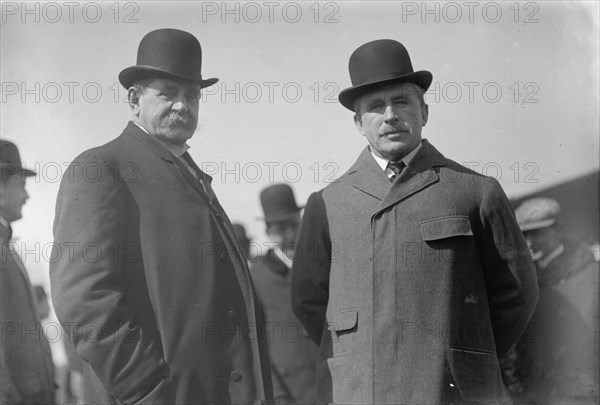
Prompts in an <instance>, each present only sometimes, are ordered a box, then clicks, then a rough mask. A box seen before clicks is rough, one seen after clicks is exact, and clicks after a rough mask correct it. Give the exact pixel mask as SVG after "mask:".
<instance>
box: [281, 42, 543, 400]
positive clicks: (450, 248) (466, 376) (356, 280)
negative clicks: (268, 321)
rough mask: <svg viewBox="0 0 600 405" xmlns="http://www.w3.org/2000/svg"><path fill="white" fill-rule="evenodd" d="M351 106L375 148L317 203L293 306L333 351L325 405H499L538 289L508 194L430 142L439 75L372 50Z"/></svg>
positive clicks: (324, 358)
mask: <svg viewBox="0 0 600 405" xmlns="http://www.w3.org/2000/svg"><path fill="white" fill-rule="evenodd" d="M349 70H350V78H351V80H352V87H350V88H347V89H345V90H343V91H342V92H341V93H340V95H339V100H340V103H341V104H342V105H343V106H344V107H346V108H347V109H349V110H351V111H353V112H354V114H355V115H354V122H355V124H356V128H357V130H358V132H359V133H360V134H361V135H363V136H364V137H365V138H366V140H367V142H368V146H367V147H366V148H365V149H364V150H363V151H362V153H361V154H360V155H359V157H358V159H357V161H356V163H354V164H353V165H352V166H351V167H350V169H349V170H348V171H347V172H346V173H345V174H344V175H342V176H341V177H340V178H339V179H338V180H337V181H336V182H334V183H332V184H330V185H329V186H327V187H326V188H325V189H323V190H321V191H319V192H316V193H313V194H312V195H311V196H310V198H309V199H308V202H307V204H306V208H305V213H304V217H303V221H302V227H301V229H300V235H299V241H298V248H299V249H301V251H302V255H299V256H298V257H297V258H296V260H295V261H294V266H293V269H292V296H293V305H294V310H295V312H296V314H297V315H298V318H299V319H300V320H301V321H302V322H303V323H304V325H305V327H306V329H307V330H308V331H309V332H311V333H313V339H314V340H315V342H317V343H319V344H320V346H321V356H320V360H319V363H318V365H317V384H318V386H317V397H318V400H319V401H323V402H332V403H340V404H366V403H375V404H398V403H431V404H440V403H450V402H454V403H456V402H461V401H464V402H489V401H500V400H502V399H504V397H505V395H506V394H505V389H504V387H503V384H502V378H501V373H500V368H499V364H498V355H501V354H502V353H504V352H506V351H507V350H508V349H509V348H510V347H511V346H512V345H513V344H514V343H515V342H516V340H517V339H518V338H519V336H520V335H521V333H522V331H523V329H524V328H525V326H526V325H527V322H528V321H529V318H530V317H531V314H532V312H533V310H534V308H535V304H536V300H537V295H538V288H537V283H536V275H535V269H534V267H533V263H532V262H531V258H530V257H529V254H528V250H527V246H526V244H525V241H524V239H523V235H522V234H521V232H520V230H519V227H518V225H517V222H516V220H515V216H514V212H513V210H512V207H511V205H510V202H509V201H508V199H507V198H506V196H505V194H504V192H503V191H502V188H501V187H500V185H499V184H498V182H497V181H496V180H495V179H493V178H490V177H486V176H482V175H480V174H478V173H475V172H473V171H470V170H468V169H467V168H465V167H463V166H461V165H459V164H457V163H455V162H453V161H452V160H449V159H448V158H446V157H445V156H444V155H442V153H441V152H439V151H438V150H437V149H436V148H434V146H433V145H432V144H431V143H429V142H428V141H427V140H426V139H423V138H422V136H421V133H422V129H423V127H424V126H425V125H426V124H427V122H428V119H429V108H428V106H427V104H425V101H424V97H423V96H424V93H425V92H426V91H427V89H428V87H429V85H430V84H431V81H432V74H431V73H430V72H428V71H416V72H415V71H414V70H413V67H412V63H411V60H410V57H409V54H408V51H407V50H406V48H405V47H404V46H403V45H402V44H401V43H399V42H397V41H394V40H389V39H384V40H377V41H373V42H369V43H367V44H364V45H362V46H361V47H359V48H358V49H357V50H356V51H355V52H354V53H353V54H352V56H351V57H350V63H349Z"/></svg>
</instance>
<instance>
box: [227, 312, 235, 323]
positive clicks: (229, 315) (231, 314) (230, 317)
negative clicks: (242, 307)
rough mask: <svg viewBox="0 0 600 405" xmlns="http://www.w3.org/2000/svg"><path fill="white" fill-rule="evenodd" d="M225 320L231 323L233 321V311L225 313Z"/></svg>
mask: <svg viewBox="0 0 600 405" xmlns="http://www.w3.org/2000/svg"><path fill="white" fill-rule="evenodd" d="M227 319H229V320H230V321H233V320H234V319H235V311H227Z"/></svg>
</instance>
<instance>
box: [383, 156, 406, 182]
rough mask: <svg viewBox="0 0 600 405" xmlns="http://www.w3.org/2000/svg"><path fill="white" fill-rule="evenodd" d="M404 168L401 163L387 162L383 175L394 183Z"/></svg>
mask: <svg viewBox="0 0 600 405" xmlns="http://www.w3.org/2000/svg"><path fill="white" fill-rule="evenodd" d="M405 167H406V165H405V164H404V162H403V161H399V162H393V161H391V160H390V161H389V162H388V165H387V167H386V168H385V174H386V175H387V176H388V178H389V179H390V181H392V182H393V181H394V180H395V179H396V177H398V176H400V173H402V170H403V169H404V168H405Z"/></svg>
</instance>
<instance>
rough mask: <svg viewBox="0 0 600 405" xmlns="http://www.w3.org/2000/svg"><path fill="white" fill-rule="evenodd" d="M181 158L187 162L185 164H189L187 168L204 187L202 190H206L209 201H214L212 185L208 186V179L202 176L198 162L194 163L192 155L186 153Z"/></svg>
mask: <svg viewBox="0 0 600 405" xmlns="http://www.w3.org/2000/svg"><path fill="white" fill-rule="evenodd" d="M181 158H182V159H183V160H184V161H185V163H187V164H186V166H187V168H188V170H189V172H190V173H191V174H192V176H194V178H195V179H196V180H198V183H200V185H201V186H202V189H203V190H204V192H205V193H206V195H207V196H208V197H209V199H212V193H211V188H210V185H209V184H208V182H207V181H206V179H205V178H204V177H203V176H202V174H201V173H200V172H199V168H198V166H197V165H196V162H194V160H193V159H192V157H191V156H190V154H189V153H187V152H185V153H184V154H183V155H181Z"/></svg>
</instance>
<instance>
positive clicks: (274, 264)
mask: <svg viewBox="0 0 600 405" xmlns="http://www.w3.org/2000/svg"><path fill="white" fill-rule="evenodd" d="M263 260H265V261H266V262H267V267H268V268H269V269H271V270H272V271H274V272H275V273H277V274H280V275H282V276H286V275H287V274H288V273H289V268H288V267H287V266H286V265H285V263H284V262H283V261H281V259H280V258H279V257H277V255H276V254H275V251H273V249H269V251H268V252H267V254H266V256H264V258H263Z"/></svg>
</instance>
